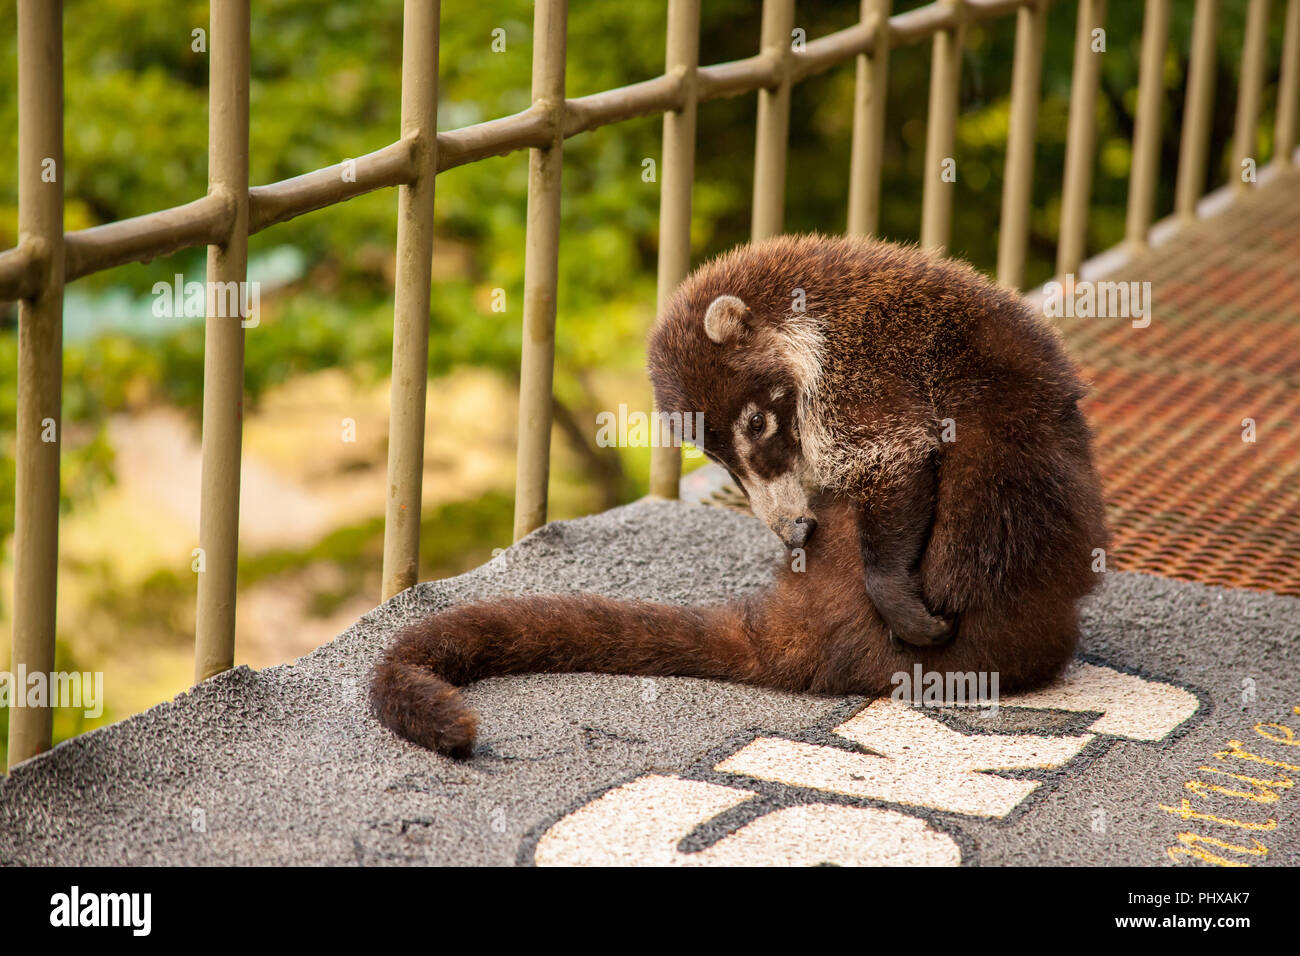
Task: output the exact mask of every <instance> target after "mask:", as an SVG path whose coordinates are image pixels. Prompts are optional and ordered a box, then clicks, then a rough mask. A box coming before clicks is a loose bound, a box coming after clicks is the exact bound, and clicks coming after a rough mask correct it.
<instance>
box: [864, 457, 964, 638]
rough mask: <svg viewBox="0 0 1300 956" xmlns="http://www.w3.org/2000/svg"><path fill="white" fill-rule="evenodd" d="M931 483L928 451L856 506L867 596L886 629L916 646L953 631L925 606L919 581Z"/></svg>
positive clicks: (934, 481)
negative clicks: (886, 484)
mask: <svg viewBox="0 0 1300 956" xmlns="http://www.w3.org/2000/svg"><path fill="white" fill-rule="evenodd" d="M937 486H938V469H937V466H936V463H935V461H934V457H933V455H931V456H929V457H928V458H927V459H926V460H925V461H924V462H922V463H921V465H920V467H915V468H913V469H911V470H910V471H909V472H908V473H906V474H904V475H902V476H900V477H899V478H897V479H896V480H893V481H890V482H889V483H888V487H887V488H877V489H874V490H873V491H872V492H870V493H869V494H868V495H867V496H866V497H865V498H864V499H863V500H862V501H861V504H860V506H859V508H858V542H859V546H860V547H861V549H862V564H863V576H864V579H865V581H866V585H867V596H868V597H870V598H871V603H872V604H874V605H875V606H876V610H877V611H878V612H879V613H880V616H881V617H882V618H883V619H884V621H885V624H886V625H888V627H889V631H890V635H891V636H892V637H895V638H897V639H898V640H900V641H904V642H905V643H908V644H912V645H914V646H916V647H933V646H935V645H937V644H942V643H943V642H944V641H946V640H948V639H949V638H950V637H952V634H953V621H952V620H951V619H949V618H945V617H942V616H940V615H937V614H934V613H932V612H931V610H930V608H929V607H928V606H927V604H926V601H925V595H924V592H923V589H922V584H921V574H920V566H921V560H922V558H923V557H924V555H925V548H926V543H927V542H928V541H929V538H930V527H931V525H932V524H933V523H934V509H935V496H936V494H937Z"/></svg>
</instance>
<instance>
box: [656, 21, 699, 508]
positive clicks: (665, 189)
mask: <svg viewBox="0 0 1300 956" xmlns="http://www.w3.org/2000/svg"><path fill="white" fill-rule="evenodd" d="M666 46H667V49H666V53H665V56H664V72H665V73H666V74H669V75H672V74H678V75H680V76H681V77H682V80H683V82H684V84H685V89H686V100H685V102H684V103H683V104H682V108H681V109H680V110H670V111H668V112H666V113H664V140H663V143H664V145H663V157H662V160H661V163H660V170H659V174H660V176H661V177H662V178H661V179H660V182H659V287H658V296H657V298H658V303H659V304H658V308H659V310H660V311H662V310H663V307H664V304H665V303H666V302H667V301H668V297H669V296H670V295H672V293H673V290H674V289H676V288H677V286H678V284H680V283H681V281H682V280H683V279H684V278H686V273H687V271H688V270H689V269H690V267H691V187H692V186H693V184H694V180H695V115H696V96H695V73H696V70H697V69H698V68H699V65H700V0H669V2H668V37H667V45H666ZM681 474H682V454H681V449H679V448H677V447H675V446H673V445H671V444H667V443H665V442H662V441H661V442H659V443H658V444H657V445H655V446H654V447H653V448H651V450H650V494H652V495H656V496H657V497H660V498H676V497H677V495H678V487H679V484H680V481H681Z"/></svg>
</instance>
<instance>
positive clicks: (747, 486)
mask: <svg viewBox="0 0 1300 956" xmlns="http://www.w3.org/2000/svg"><path fill="white" fill-rule="evenodd" d="M741 483H742V485H743V487H744V490H745V494H746V496H748V498H749V506H750V508H752V509H753V511H754V514H756V515H757V516H758V517H759V518H761V519H762V520H763V523H764V524H766V525H767V526H768V527H769V528H771V529H772V533H773V534H775V535H776V536H777V537H778V538H780V539H781V543H782V544H784V545H785V546H786V548H788V549H791V550H793V549H794V548H802V547H803V546H804V545H805V544H807V543H808V539H809V538H811V537H812V534H813V532H814V531H816V530H817V516H816V515H815V514H814V513H813V510H812V505H811V503H810V502H809V494H808V489H807V488H806V487H805V485H804V482H803V481H801V480H800V478H799V476H798V475H797V474H796V473H795V472H793V471H791V472H786V473H785V474H784V475H781V476H779V477H777V478H774V479H772V480H770V481H763V480H762V479H758V478H756V477H755V476H754V475H747V476H746V477H745V478H743V479H741Z"/></svg>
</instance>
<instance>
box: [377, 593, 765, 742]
mask: <svg viewBox="0 0 1300 956" xmlns="http://www.w3.org/2000/svg"><path fill="white" fill-rule="evenodd" d="M748 614H749V612H748V611H747V608H746V606H745V605H739V604H738V605H723V606H716V607H675V606H671V605H665V604H650V603H647V602H642V601H615V600H612V599H610V598H604V597H598V596H595V595H588V594H582V595H576V596H572V597H568V596H546V597H515V598H506V599H503V600H497V601H493V602H492V603H490V604H488V603H484V604H469V605H463V606H461V607H455V608H452V609H450V610H447V611H444V612H442V613H440V614H435V615H432V616H431V617H427V618H424V619H423V620H421V621H418V622H416V623H415V624H412V625H410V626H409V627H407V628H405V629H403V630H402V631H401V632H400V633H399V634H398V636H397V639H396V640H395V642H394V643H393V645H392V646H391V647H390V648H389V649H388V651H387V653H385V655H384V657H383V658H382V660H381V661H380V663H379V665H378V667H377V668H376V669H375V673H374V679H373V682H372V684H371V688H370V697H371V701H372V704H373V706H374V708H375V712H376V714H378V716H379V719H380V721H382V722H383V723H384V725H385V726H387V727H389V728H390V729H392V730H393V731H395V732H396V733H398V734H400V735H401V736H403V737H405V738H407V739H408V740H411V741H414V742H415V743H417V744H420V745H421V746H424V747H428V748H430V749H431V750H438V751H441V752H443V753H446V754H449V755H451V756H454V757H467V756H469V754H470V752H471V751H472V750H473V749H474V738H475V734H476V731H477V727H478V720H477V717H476V716H475V714H474V712H473V711H472V710H470V708H469V707H468V706H467V705H466V704H465V701H464V699H463V698H462V697H461V694H460V691H459V690H457V687H458V686H459V685H462V684H466V683H469V682H471V681H474V680H478V679H479V678H483V677H489V676H492V675H497V674H520V673H537V672H573V671H592V672H596V673H617V674H639V675H647V676H659V677H668V676H676V677H708V678H716V679H722V680H736V681H751V680H754V679H755V677H756V674H755V671H756V670H757V669H758V666H759V665H758V663H757V658H756V653H755V647H754V642H753V640H752V637H751V634H752V624H751V622H747V620H746V618H747V616H748Z"/></svg>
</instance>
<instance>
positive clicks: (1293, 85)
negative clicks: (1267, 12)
mask: <svg viewBox="0 0 1300 956" xmlns="http://www.w3.org/2000/svg"><path fill="white" fill-rule="evenodd" d="M1297 112H1300V0H1288V2H1287V5H1286V25H1285V26H1284V27H1283V29H1282V72H1281V75H1280V76H1279V77H1278V81H1277V118H1276V120H1277V121H1276V126H1275V129H1276V132H1275V133H1274V141H1275V142H1276V143H1277V148H1276V150H1275V151H1274V154H1275V158H1276V159H1277V161H1278V162H1279V163H1281V164H1282V165H1283V166H1284V167H1286V166H1293V165H1295V146H1296V122H1297V116H1296V114H1297Z"/></svg>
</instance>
